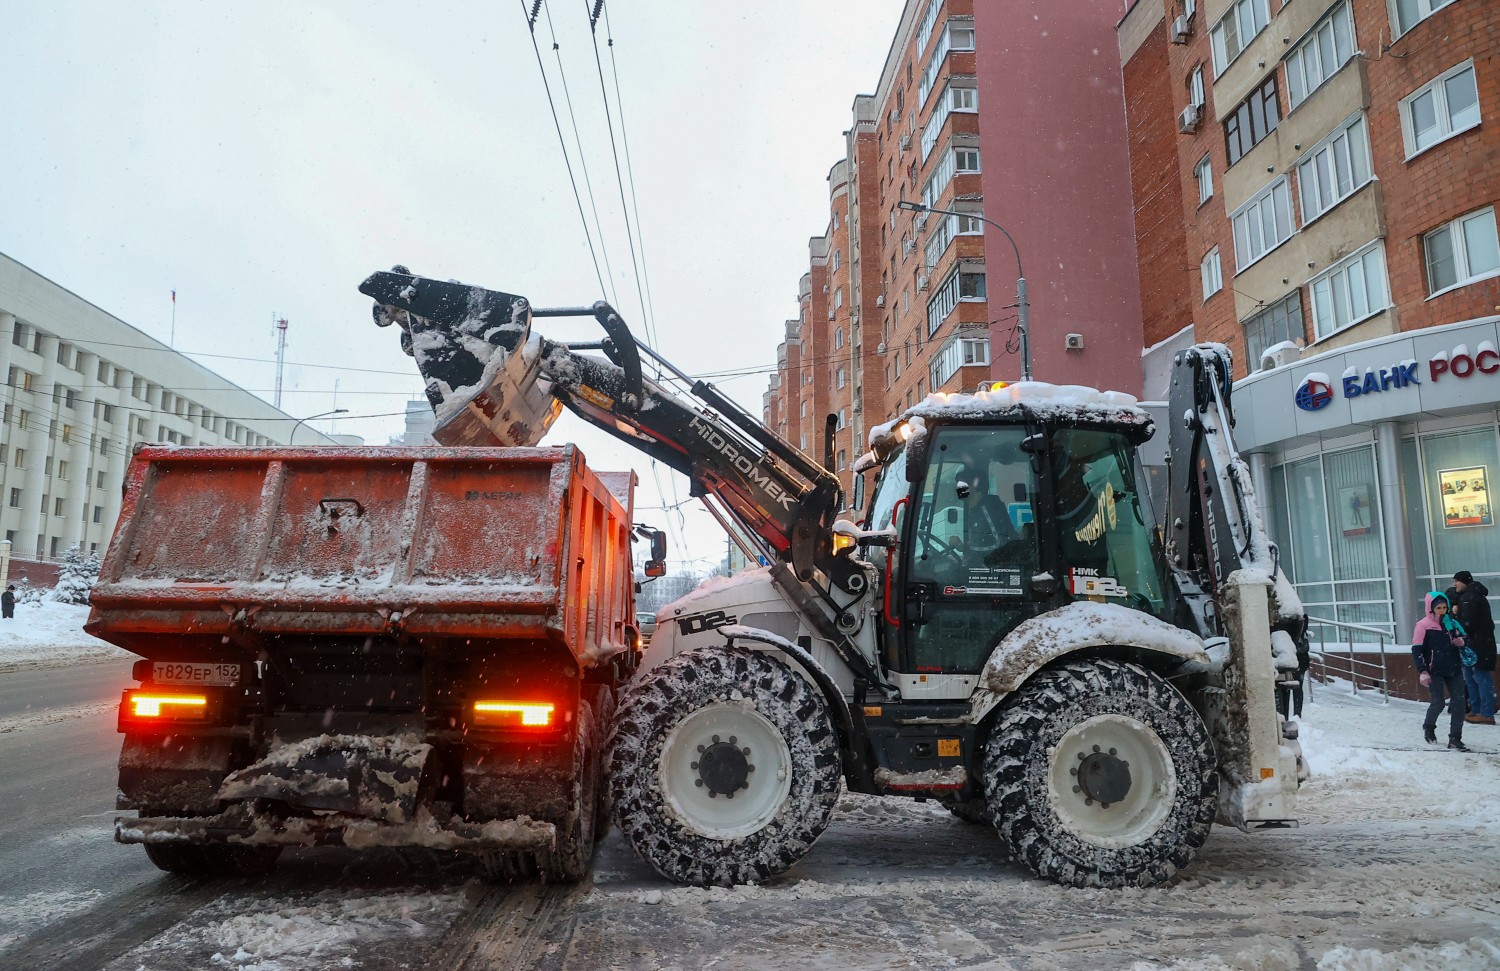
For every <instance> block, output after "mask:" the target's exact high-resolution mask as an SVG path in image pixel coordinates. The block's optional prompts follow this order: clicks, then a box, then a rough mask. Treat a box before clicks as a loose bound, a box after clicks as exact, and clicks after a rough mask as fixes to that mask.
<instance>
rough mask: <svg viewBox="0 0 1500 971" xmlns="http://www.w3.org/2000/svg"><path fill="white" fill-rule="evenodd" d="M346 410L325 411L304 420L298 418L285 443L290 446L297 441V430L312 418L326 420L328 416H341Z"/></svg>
mask: <svg viewBox="0 0 1500 971" xmlns="http://www.w3.org/2000/svg"><path fill="white" fill-rule="evenodd" d="M348 410H349V409H348V408H335V409H333V410H332V411H325V412H321V413H319V414H316V415H308V416H307V417H306V418H298V419H297V422H296V424H294V425H293V426H292V433H291V434H290V435H288V436H287V437H286V443H287V444H288V445H290V444H292V443H293V442H295V441H296V440H297V429H298V428H300V427H302V423H303V422H305V421H312V420H313V419H314V418H327V417H328V416H329V415H342V414H344V413H345V412H347V411H348Z"/></svg>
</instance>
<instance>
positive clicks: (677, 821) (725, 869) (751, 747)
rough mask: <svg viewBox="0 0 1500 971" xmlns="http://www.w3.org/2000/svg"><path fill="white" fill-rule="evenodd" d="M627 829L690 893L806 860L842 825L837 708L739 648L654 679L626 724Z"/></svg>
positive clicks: (618, 730)
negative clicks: (833, 711)
mask: <svg viewBox="0 0 1500 971" xmlns="http://www.w3.org/2000/svg"><path fill="white" fill-rule="evenodd" d="M609 767H610V792H611V796H612V801H613V806H614V814H615V820H616V822H618V823H619V825H620V830H621V832H623V833H624V835H625V839H626V840H627V841H628V842H629V843H630V845H631V846H632V847H634V848H635V851H636V852H637V853H638V854H640V856H641V858H642V859H644V860H645V861H646V862H648V863H650V864H651V865H652V866H653V867H654V868H655V869H656V871H657V872H658V873H660V874H661V875H662V876H665V877H667V878H668V879H671V880H675V881H677V882H679V883H688V884H694V885H698V886H720V887H732V886H735V885H737V884H742V883H757V882H760V881H762V880H766V879H768V878H770V877H773V876H776V875H777V874H779V873H782V872H784V871H786V870H787V869H788V868H789V867H791V866H792V865H793V864H794V863H796V862H797V861H798V860H800V859H801V858H802V857H803V856H804V855H805V854H806V853H807V851H808V850H810V849H812V845H813V843H814V842H816V841H817V839H818V837H819V836H821V835H822V834H823V831H824V830H825V829H827V828H828V823H829V820H830V819H831V818H832V816H833V807H834V804H835V803H836V802H837V801H838V794H839V776H840V766H839V746H838V738H837V735H836V734H835V732H834V729H833V724H832V720H831V719H830V718H829V715H828V708H827V705H826V704H825V703H824V701H823V698H822V696H821V695H820V694H819V693H818V692H817V690H816V689H815V688H813V686H812V685H810V684H809V683H808V682H807V680H806V679H804V678H803V677H802V676H801V675H799V674H797V672H795V671H794V670H792V668H791V667H789V666H788V665H787V664H786V663H785V662H784V661H781V660H780V659H778V658H776V657H774V656H772V655H768V654H765V653H762V652H757V651H750V650H746V649H744V648H738V647H723V648H706V649H699V650H696V651H688V652H686V653H684V654H679V655H677V656H676V657H673V658H671V659H669V660H667V661H665V662H664V663H662V664H660V665H658V666H657V667H655V668H653V669H652V670H651V671H649V672H647V673H645V674H644V675H642V676H641V677H640V679H639V680H638V681H637V682H635V684H634V685H633V686H632V687H631V688H630V689H629V691H628V692H627V694H626V696H625V698H624V699H623V700H622V701H621V703H620V710H619V713H618V715H617V716H616V722H615V732H614V739H613V742H612V745H611V748H610V757H609Z"/></svg>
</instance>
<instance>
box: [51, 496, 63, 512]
mask: <svg viewBox="0 0 1500 971" xmlns="http://www.w3.org/2000/svg"><path fill="white" fill-rule="evenodd" d="M62 514H63V500H62V499H61V498H57V499H53V500H52V515H54V516H61V515H62Z"/></svg>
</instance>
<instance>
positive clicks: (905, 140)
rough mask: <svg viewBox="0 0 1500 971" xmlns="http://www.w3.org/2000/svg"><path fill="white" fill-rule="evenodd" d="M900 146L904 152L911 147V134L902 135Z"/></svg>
mask: <svg viewBox="0 0 1500 971" xmlns="http://www.w3.org/2000/svg"><path fill="white" fill-rule="evenodd" d="M900 147H901V151H902V152H905V151H906V150H907V149H908V148H911V136H910V135H902V136H901V142H900Z"/></svg>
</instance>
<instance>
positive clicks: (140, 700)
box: [120, 688, 213, 731]
mask: <svg viewBox="0 0 1500 971" xmlns="http://www.w3.org/2000/svg"><path fill="white" fill-rule="evenodd" d="M212 710H213V699H211V698H210V697H209V696H208V695H207V694H205V693H204V692H201V691H171V690H167V691H163V690H161V689H160V688H151V689H145V688H142V689H133V690H129V691H126V692H125V698H124V700H123V701H122V702H121V703H120V731H125V730H127V729H129V728H134V729H140V728H149V727H152V726H155V725H163V726H166V725H179V724H203V723H205V722H208V721H209V720H210V716H211V714H212Z"/></svg>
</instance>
